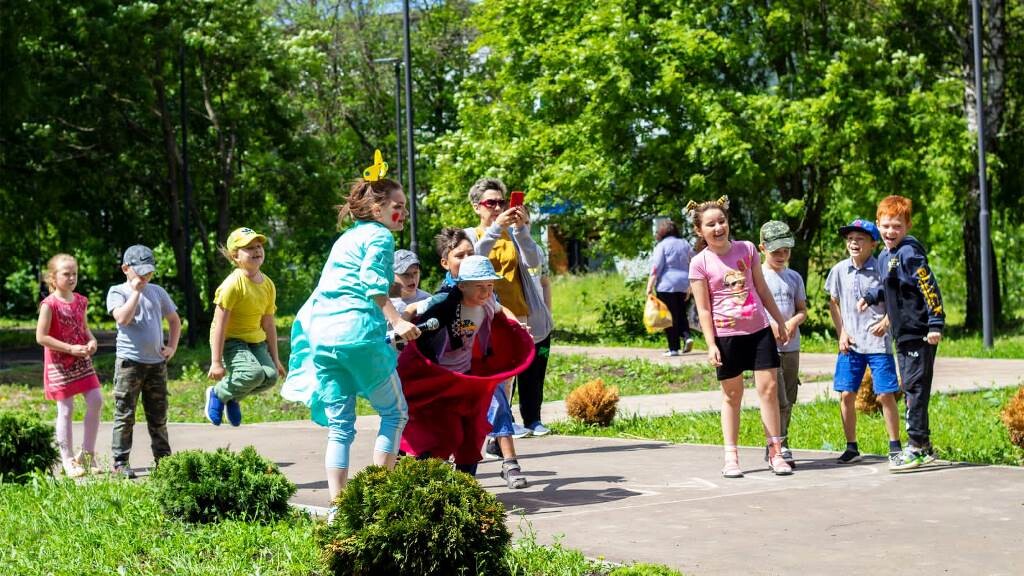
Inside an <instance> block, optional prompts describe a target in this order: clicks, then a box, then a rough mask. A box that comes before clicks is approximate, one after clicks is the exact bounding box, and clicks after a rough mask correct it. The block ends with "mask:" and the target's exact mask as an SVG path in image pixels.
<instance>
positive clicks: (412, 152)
mask: <svg viewBox="0 0 1024 576" xmlns="http://www.w3.org/2000/svg"><path fill="white" fill-rule="evenodd" d="M402 28H403V32H404V34H405V46H404V49H403V51H402V60H403V64H404V65H405V130H406V139H405V158H406V160H407V161H408V163H407V166H408V171H409V178H408V181H407V182H406V186H407V187H408V190H409V236H410V240H409V250H412V251H413V252H416V251H417V250H416V248H417V246H418V243H417V242H416V148H415V144H414V143H413V139H412V136H413V114H412V55H411V48H410V45H409V0H402Z"/></svg>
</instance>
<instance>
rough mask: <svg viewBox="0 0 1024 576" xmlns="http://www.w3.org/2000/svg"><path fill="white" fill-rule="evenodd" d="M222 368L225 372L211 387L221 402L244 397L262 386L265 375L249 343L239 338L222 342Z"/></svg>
mask: <svg viewBox="0 0 1024 576" xmlns="http://www.w3.org/2000/svg"><path fill="white" fill-rule="evenodd" d="M224 368H225V369H226V370H227V374H226V375H225V376H224V378H222V379H221V381H220V382H217V384H216V385H215V386H214V387H213V390H214V392H215V393H216V394H217V397H218V398H220V399H221V401H223V402H230V401H231V400H241V399H242V398H245V397H246V396H248V395H249V394H252V393H253V390H255V389H256V388H258V387H260V386H262V385H263V382H264V380H265V379H266V377H267V374H266V372H265V371H264V370H263V365H262V364H260V361H259V359H257V358H256V355H255V354H253V352H252V350H251V349H250V347H249V344H248V343H246V342H243V341H241V340H236V339H230V340H228V341H226V342H224Z"/></svg>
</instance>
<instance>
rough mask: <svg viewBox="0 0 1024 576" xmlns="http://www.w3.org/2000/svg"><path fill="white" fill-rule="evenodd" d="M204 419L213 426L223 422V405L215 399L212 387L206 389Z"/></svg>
mask: <svg viewBox="0 0 1024 576" xmlns="http://www.w3.org/2000/svg"><path fill="white" fill-rule="evenodd" d="M206 419H207V420H209V421H210V423H211V424H213V425H214V426H220V423H221V422H223V421H224V403H223V402H221V400H220V398H218V397H217V393H216V392H214V390H213V386H210V387H208V388H207V389H206Z"/></svg>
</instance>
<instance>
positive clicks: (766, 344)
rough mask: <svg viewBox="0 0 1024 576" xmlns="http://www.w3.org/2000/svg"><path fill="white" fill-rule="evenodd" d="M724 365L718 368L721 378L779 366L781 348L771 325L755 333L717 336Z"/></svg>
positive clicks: (725, 378) (726, 378) (724, 378)
mask: <svg viewBox="0 0 1024 576" xmlns="http://www.w3.org/2000/svg"><path fill="white" fill-rule="evenodd" d="M715 343H716V344H717V345H718V353H719V354H720V355H721V358H722V365H721V366H719V367H718V368H717V369H716V372H717V373H718V379H719V380H728V379H730V378H735V377H736V376H739V375H740V374H743V372H744V371H745V370H767V369H771V368H778V367H779V364H780V361H779V349H778V345H777V344H776V342H775V334H773V333H772V329H771V327H767V328H764V329H762V330H759V331H757V332H754V333H753V334H743V335H741V336H719V337H717V338H715Z"/></svg>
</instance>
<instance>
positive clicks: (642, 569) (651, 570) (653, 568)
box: [608, 563, 683, 576]
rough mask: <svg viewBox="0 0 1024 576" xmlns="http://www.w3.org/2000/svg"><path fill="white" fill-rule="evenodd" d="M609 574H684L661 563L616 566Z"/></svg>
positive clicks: (633, 575) (674, 575)
mask: <svg viewBox="0 0 1024 576" xmlns="http://www.w3.org/2000/svg"><path fill="white" fill-rule="evenodd" d="M608 576H683V573H682V572H680V571H678V570H674V569H672V568H669V567H668V566H663V565H661V564H647V563H639V564H631V565H629V566H623V567H621V568H616V569H615V570H612V571H611V572H609V573H608Z"/></svg>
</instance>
